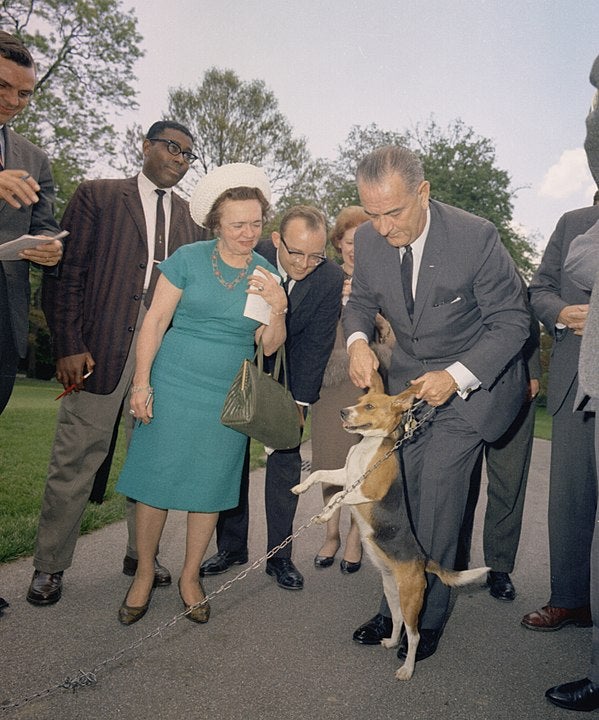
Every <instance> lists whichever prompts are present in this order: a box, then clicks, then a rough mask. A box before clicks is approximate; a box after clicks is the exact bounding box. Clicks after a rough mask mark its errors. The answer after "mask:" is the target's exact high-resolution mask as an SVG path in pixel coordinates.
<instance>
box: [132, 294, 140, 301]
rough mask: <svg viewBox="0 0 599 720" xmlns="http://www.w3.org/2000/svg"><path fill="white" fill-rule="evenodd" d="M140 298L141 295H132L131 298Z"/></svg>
mask: <svg viewBox="0 0 599 720" xmlns="http://www.w3.org/2000/svg"><path fill="white" fill-rule="evenodd" d="M140 298H141V295H134V296H133V299H134V300H139V299H140Z"/></svg>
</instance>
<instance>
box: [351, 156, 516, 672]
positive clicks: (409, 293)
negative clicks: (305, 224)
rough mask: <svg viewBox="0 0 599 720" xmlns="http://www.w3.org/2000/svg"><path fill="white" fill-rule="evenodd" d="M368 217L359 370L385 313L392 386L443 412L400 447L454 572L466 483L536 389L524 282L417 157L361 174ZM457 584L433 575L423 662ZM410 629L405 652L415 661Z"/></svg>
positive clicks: (359, 268)
mask: <svg viewBox="0 0 599 720" xmlns="http://www.w3.org/2000/svg"><path fill="white" fill-rule="evenodd" d="M357 185H358V193H359V195H360V201H361V204H362V206H363V208H364V210H365V211H366V213H367V214H368V216H369V217H370V222H368V223H366V224H364V225H362V226H361V227H360V228H359V229H358V231H357V232H356V237H355V258H356V264H355V273H354V277H353V281H352V293H351V296H350V298H349V301H348V303H347V305H346V308H345V312H344V317H343V324H344V330H345V334H346V337H347V343H348V353H349V357H350V368H349V372H350V377H351V379H352V381H353V382H354V384H355V385H356V386H357V387H360V388H366V387H368V386H369V385H370V383H371V377H372V373H373V371H374V370H376V368H377V365H378V361H377V359H376V356H375V355H374V353H373V352H372V351H371V350H370V348H369V347H368V338H369V337H370V336H371V334H372V329H373V327H374V319H375V316H376V313H377V312H379V311H380V312H382V313H383V314H384V315H385V317H386V318H387V319H388V320H389V322H390V323H391V326H392V328H393V331H394V333H395V336H396V339H397V342H396V346H395V348H394V350H393V356H392V360H391V367H390V369H389V391H390V393H392V394H396V393H399V392H400V391H402V390H404V389H405V388H406V387H409V386H410V385H413V384H415V383H422V387H421V388H420V390H419V391H418V393H417V395H416V396H417V397H418V398H420V399H423V400H425V401H426V402H427V403H428V404H429V405H431V406H433V407H435V408H436V411H435V415H434V417H433V419H432V420H431V421H430V423H429V424H428V426H427V427H425V428H424V429H423V431H422V432H420V433H418V434H417V435H416V436H415V437H414V439H413V440H412V441H411V442H409V443H405V444H404V445H403V446H402V448H401V450H400V464H401V467H402V472H403V478H404V482H405V486H406V492H407V497H408V503H409V511H410V514H411V518H412V523H413V526H414V529H415V531H416V535H417V537H418V540H419V541H420V543H421V545H422V547H423V549H424V551H425V552H426V553H427V554H428V555H429V556H430V557H433V558H434V559H435V560H437V561H438V562H439V563H441V564H442V565H444V566H445V567H453V565H454V561H455V554H456V547H457V540H458V535H459V530H460V525H461V522H462V517H463V514H464V508H465V505H466V498H467V494H468V482H469V478H470V474H471V471H472V468H473V465H474V463H475V461H476V458H477V455H478V453H479V452H480V448H481V446H482V443H483V441H492V440H495V439H496V438H498V437H499V436H500V435H502V434H503V432H505V430H506V429H507V428H508V427H509V425H510V423H511V422H512V420H513V419H514V418H515V416H516V414H517V412H518V410H519V409H520V407H521V406H522V402H523V399H524V396H525V392H526V381H525V371H524V366H523V363H522V359H521V355H520V349H521V347H522V345H523V343H524V341H525V340H526V338H527V336H528V332H529V317H528V313H527V311H526V308H525V306H524V303H523V299H522V284H521V281H520V279H519V277H518V274H517V272H516V268H515V265H514V263H513V261H512V259H511V258H510V256H509V254H508V252H507V250H506V249H505V247H504V246H503V245H502V243H501V240H500V238H499V234H498V232H497V230H496V228H495V226H494V225H492V224H491V223H490V222H488V221H486V220H483V219H482V218H479V217H476V216H474V215H471V214H470V213H467V212H464V211H463V210H460V209H458V208H454V207H451V206H449V205H445V204H443V203H440V202H437V201H435V200H431V199H430V186H429V183H428V182H427V181H426V180H425V179H424V171H423V168H422V163H421V162H420V160H419V158H418V157H417V156H416V155H415V154H414V153H412V152H411V151H409V150H407V149H405V148H401V147H394V146H387V147H382V148H379V149H377V150H375V151H374V152H372V153H371V154H370V155H368V156H366V157H365V158H364V159H363V160H362V161H361V162H360V164H359V166H358V170H357ZM448 605H449V589H448V588H447V587H445V586H444V585H443V584H442V583H441V582H440V581H439V580H438V579H437V578H436V577H435V578H433V577H432V576H430V575H429V576H428V587H427V591H426V597H425V603H424V608H423V611H422V614H421V617H420V644H419V646H418V651H417V654H416V661H419V660H424V659H425V658H427V657H429V656H430V655H432V654H433V653H434V652H435V651H436V649H437V645H438V643H439V638H440V637H441V634H442V632H443V628H444V625H445V622H446V619H447V612H448ZM391 625H392V623H391V618H390V612H389V608H388V606H387V604H386V602H385V601H384V599H383V601H382V603H381V608H380V610H379V613H378V614H377V615H376V616H375V617H373V618H372V619H371V620H370V621H368V622H367V623H365V624H364V625H362V626H361V627H360V628H358V630H356V632H355V633H354V640H356V641H357V642H360V643H363V644H378V643H380V641H381V640H382V639H384V638H386V637H389V636H390V635H391ZM406 653H407V638H406V636H405V634H404V635H403V637H402V639H401V641H400V645H399V650H398V657H399V658H400V659H404V660H405V658H406Z"/></svg>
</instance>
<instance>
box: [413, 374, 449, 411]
mask: <svg viewBox="0 0 599 720" xmlns="http://www.w3.org/2000/svg"><path fill="white" fill-rule="evenodd" d="M410 382H411V383H412V385H417V384H418V383H422V387H421V388H420V391H419V392H418V393H417V394H416V397H417V398H418V399H419V400H424V401H426V402H427V403H428V404H429V405H432V407H439V405H443V403H446V402H447V401H448V400H449V398H450V397H451V396H452V395H453V394H454V393H455V392H456V391H457V389H458V388H457V385H456V382H455V380H454V379H453V377H452V376H451V375H450V374H449V373H448V372H447V370H433V371H431V372H427V373H424V375H421V376H420V377H417V378H416V379H415V380H411V381H410Z"/></svg>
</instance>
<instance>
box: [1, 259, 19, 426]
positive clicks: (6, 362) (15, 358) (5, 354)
mask: <svg viewBox="0 0 599 720" xmlns="http://www.w3.org/2000/svg"><path fill="white" fill-rule="evenodd" d="M18 366H19V353H18V351H17V347H16V345H15V339H14V333H13V329H12V325H11V322H10V312H9V303H8V288H7V286H6V277H5V275H4V270H3V269H2V263H0V415H1V414H2V411H3V410H4V408H5V407H6V405H7V404H8V401H9V399H10V396H11V393H12V389H13V387H14V384H15V378H16V376H17V368H18Z"/></svg>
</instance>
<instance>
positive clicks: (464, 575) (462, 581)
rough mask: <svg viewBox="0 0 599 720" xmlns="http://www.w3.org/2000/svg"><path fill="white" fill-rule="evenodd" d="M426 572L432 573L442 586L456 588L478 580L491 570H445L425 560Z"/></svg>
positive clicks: (436, 563)
mask: <svg viewBox="0 0 599 720" xmlns="http://www.w3.org/2000/svg"><path fill="white" fill-rule="evenodd" d="M424 569H425V570H426V572H430V573H433V575H436V576H437V577H438V578H439V580H441V582H442V583H443V584H444V585H449V586H450V587H458V586H460V585H468V583H471V582H474V581H475V580H478V579H479V578H481V577H482V576H483V575H486V573H487V572H488V571H489V570H490V569H491V568H488V567H479V568H473V569H472V570H460V571H457V570H447V568H444V567H441V565H439V563H438V562H435V561H434V560H430V559H429V560H427V561H426V565H425V567H424Z"/></svg>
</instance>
